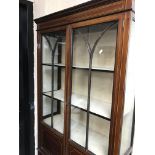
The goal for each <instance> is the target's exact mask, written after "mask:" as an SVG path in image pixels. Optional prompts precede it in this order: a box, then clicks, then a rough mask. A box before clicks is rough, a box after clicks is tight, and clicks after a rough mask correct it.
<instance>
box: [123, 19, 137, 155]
mask: <svg viewBox="0 0 155 155" xmlns="http://www.w3.org/2000/svg"><path fill="white" fill-rule="evenodd" d="M130 33H131V34H130V39H131V40H130V41H129V50H128V59H127V69H126V87H125V101H124V115H123V116H124V117H123V126H122V138H121V148H120V155H124V154H125V153H126V152H127V151H128V150H129V149H130V147H131V145H132V143H133V142H132V133H133V130H134V129H133V126H134V124H133V123H134V122H133V119H134V97H135V92H134V63H133V62H134V44H135V41H134V36H133V34H135V33H134V22H132V25H131V31H130Z"/></svg>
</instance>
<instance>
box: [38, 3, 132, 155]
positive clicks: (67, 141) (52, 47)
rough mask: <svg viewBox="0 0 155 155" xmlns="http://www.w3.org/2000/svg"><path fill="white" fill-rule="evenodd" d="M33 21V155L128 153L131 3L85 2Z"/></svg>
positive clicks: (130, 90) (130, 99)
mask: <svg viewBox="0 0 155 155" xmlns="http://www.w3.org/2000/svg"><path fill="white" fill-rule="evenodd" d="M35 22H36V23H37V35H38V36H37V39H38V40H37V42H38V47H37V50H38V52H37V55H38V62H37V63H38V73H37V74H38V153H39V155H93V154H95V155H127V154H129V155H130V154H132V146H133V135H134V113H135V110H134V109H135V108H134V107H135V106H134V85H133V65H132V64H133V63H132V62H133V60H134V56H133V51H134V49H133V47H134V46H133V34H134V33H133V29H134V2H133V1H131V0H112V1H109V0H100V1H90V2H87V3H84V4H81V5H78V6H75V7H73V8H69V9H66V10H63V11H59V12H57V13H54V14H50V15H48V16H45V17H41V18H39V19H36V20H35Z"/></svg>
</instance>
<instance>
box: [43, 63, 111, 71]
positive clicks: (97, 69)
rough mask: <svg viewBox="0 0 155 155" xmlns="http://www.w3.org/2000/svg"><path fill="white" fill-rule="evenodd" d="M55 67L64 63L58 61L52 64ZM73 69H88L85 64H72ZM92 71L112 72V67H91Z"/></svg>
mask: <svg viewBox="0 0 155 155" xmlns="http://www.w3.org/2000/svg"><path fill="white" fill-rule="evenodd" d="M42 65H44V66H52V64H51V63H43V64H42ZM54 66H56V67H65V64H62V63H59V64H54ZM72 68H73V69H85V70H88V69H89V68H88V67H87V66H72ZM92 71H105V72H112V73H113V72H114V68H113V67H111V66H109V67H108V66H106V67H95V66H93V67H92Z"/></svg>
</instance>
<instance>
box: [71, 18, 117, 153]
mask: <svg viewBox="0 0 155 155" xmlns="http://www.w3.org/2000/svg"><path fill="white" fill-rule="evenodd" d="M117 26H118V25H117V21H114V22H108V23H102V24H97V25H92V26H86V27H82V28H78V29H74V30H73V50H72V58H73V60H72V94H71V107H72V108H73V107H76V109H77V108H79V109H81V110H82V112H81V113H83V114H84V115H83V114H81V116H83V117H82V120H83V126H82V128H83V130H82V131H83V132H79V134H81V133H82V137H83V139H82V141H78V140H75V141H76V142H77V143H78V144H80V145H82V146H83V147H85V149H87V150H89V151H91V152H92V153H94V154H97V155H107V154H108V142H109V130H110V118H111V105H112V92H113V73H114V66H115V50H116V37H117ZM81 110H79V112H80V111H81ZM72 113H73V110H71V119H72V115H73V114H72ZM79 116H80V115H79ZM75 119H76V120H74V121H76V122H79V121H80V119H81V117H76V118H75ZM79 129H80V128H79ZM80 130H81V129H80ZM76 135H78V134H77V133H76V132H75V129H73V128H72V124H71V137H70V138H71V139H72V140H74V138H73V137H75V136H76ZM78 136H81V135H78Z"/></svg>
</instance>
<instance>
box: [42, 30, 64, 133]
mask: <svg viewBox="0 0 155 155" xmlns="http://www.w3.org/2000/svg"><path fill="white" fill-rule="evenodd" d="M65 38H66V36H65V31H62V32H61V31H60V32H52V33H47V34H43V35H42V118H43V122H44V123H46V124H47V125H48V126H49V127H51V128H53V129H55V130H57V131H58V132H60V133H61V134H63V133H64V86H65V44H66V41H65V40H66V39H65ZM60 122H61V123H60Z"/></svg>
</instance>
